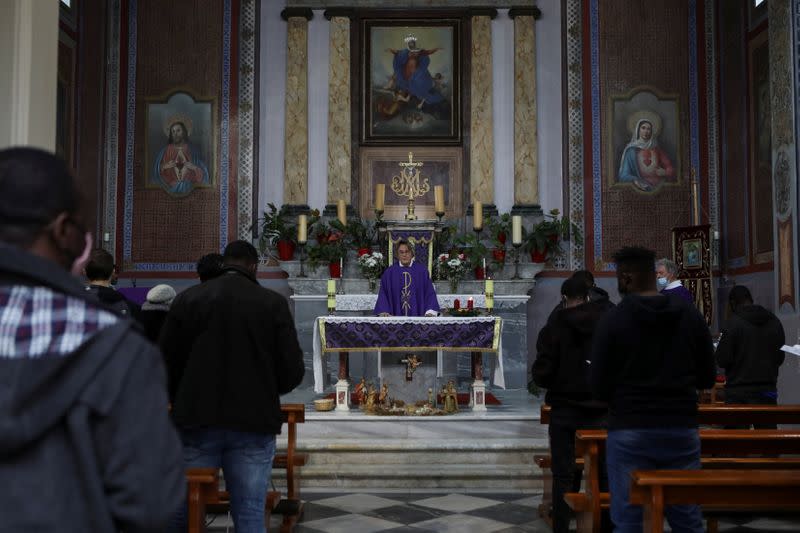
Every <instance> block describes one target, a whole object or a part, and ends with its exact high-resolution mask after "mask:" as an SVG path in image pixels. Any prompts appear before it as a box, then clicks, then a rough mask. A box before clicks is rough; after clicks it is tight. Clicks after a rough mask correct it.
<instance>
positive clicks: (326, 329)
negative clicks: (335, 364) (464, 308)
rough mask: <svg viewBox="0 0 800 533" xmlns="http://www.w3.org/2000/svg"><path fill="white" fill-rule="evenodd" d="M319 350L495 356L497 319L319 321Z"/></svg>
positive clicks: (429, 318) (415, 318)
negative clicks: (429, 352)
mask: <svg viewBox="0 0 800 533" xmlns="http://www.w3.org/2000/svg"><path fill="white" fill-rule="evenodd" d="M319 334H320V339H321V341H322V350H323V351H325V352H341V351H344V350H365V349H370V348H372V349H378V350H381V351H384V352H388V351H404V350H409V349H411V348H416V349H418V350H444V351H458V352H475V351H480V352H496V351H497V348H498V345H499V342H500V318H499V317H465V318H456V317H452V318H449V317H413V318H412V317H408V318H406V317H403V318H399V317H327V318H326V317H322V318H320V320H319Z"/></svg>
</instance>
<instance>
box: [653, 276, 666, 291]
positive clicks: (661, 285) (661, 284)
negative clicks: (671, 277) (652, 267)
mask: <svg viewBox="0 0 800 533" xmlns="http://www.w3.org/2000/svg"><path fill="white" fill-rule="evenodd" d="M656 283H657V284H658V290H664V288H666V286H667V278H656Z"/></svg>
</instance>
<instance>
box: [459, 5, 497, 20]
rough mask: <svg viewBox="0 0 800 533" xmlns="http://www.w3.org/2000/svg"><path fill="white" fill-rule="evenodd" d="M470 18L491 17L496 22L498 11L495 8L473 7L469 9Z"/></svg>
mask: <svg viewBox="0 0 800 533" xmlns="http://www.w3.org/2000/svg"><path fill="white" fill-rule="evenodd" d="M466 15H467V16H468V17H489V18H490V19H492V20H494V19H496V18H497V10H496V9H495V8H493V7H471V8H469V9H467V12H466Z"/></svg>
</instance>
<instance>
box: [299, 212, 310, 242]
mask: <svg viewBox="0 0 800 533" xmlns="http://www.w3.org/2000/svg"><path fill="white" fill-rule="evenodd" d="M307 241H308V217H307V216H306V215H299V216H298V217H297V243H298V244H305V243H306V242H307Z"/></svg>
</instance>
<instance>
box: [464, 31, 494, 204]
mask: <svg viewBox="0 0 800 533" xmlns="http://www.w3.org/2000/svg"><path fill="white" fill-rule="evenodd" d="M491 43H492V28H491V17H490V16H485V15H479V16H474V17H472V53H471V65H472V72H471V74H470V146H469V158H470V165H469V174H470V203H472V202H475V201H481V202H483V203H484V204H493V203H494V134H493V122H492V121H493V117H492V48H491Z"/></svg>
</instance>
